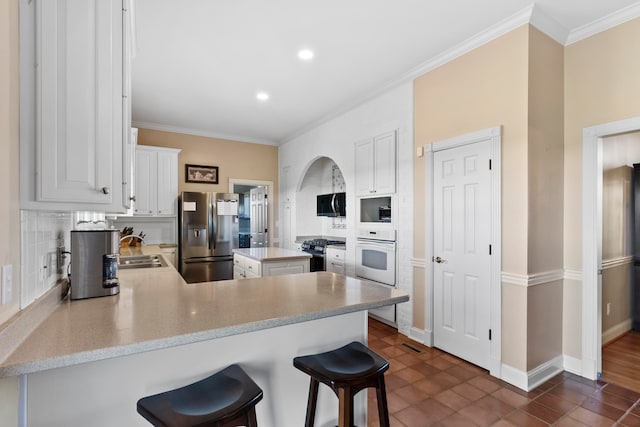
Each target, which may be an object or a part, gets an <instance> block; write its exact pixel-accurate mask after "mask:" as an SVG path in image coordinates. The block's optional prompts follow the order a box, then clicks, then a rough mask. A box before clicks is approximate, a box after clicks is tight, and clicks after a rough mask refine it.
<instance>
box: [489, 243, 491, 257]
mask: <svg viewBox="0 0 640 427" xmlns="http://www.w3.org/2000/svg"><path fill="white" fill-rule="evenodd" d="M489 255H491V245H489Z"/></svg>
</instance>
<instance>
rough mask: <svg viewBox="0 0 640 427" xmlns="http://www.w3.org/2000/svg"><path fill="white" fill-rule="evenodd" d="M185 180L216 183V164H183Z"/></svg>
mask: <svg viewBox="0 0 640 427" xmlns="http://www.w3.org/2000/svg"><path fill="white" fill-rule="evenodd" d="M184 177H185V181H186V182H201V183H205V184H217V183H218V166H203V165H185V171H184Z"/></svg>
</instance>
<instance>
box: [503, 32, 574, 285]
mask: <svg viewBox="0 0 640 427" xmlns="http://www.w3.org/2000/svg"><path fill="white" fill-rule="evenodd" d="M529 36H530V38H529V103H528V105H529V129H528V130H529V134H528V148H529V150H528V154H529V156H528V164H529V175H528V178H529V182H528V196H529V209H528V215H529V235H528V254H527V272H528V273H529V274H535V273H542V272H546V271H553V270H559V269H561V268H562V247H563V241H562V228H563V215H562V201H563V197H564V193H563V186H562V180H563V167H564V161H563V159H564V156H563V151H564V144H563V142H564V135H563V126H564V120H563V110H564V103H563V89H562V88H563V79H564V75H563V72H564V61H563V55H564V48H563V46H562V45H560V44H558V43H557V42H556V41H554V40H552V39H551V38H549V37H548V36H547V35H545V34H543V33H541V32H540V31H538V30H537V29H535V28H534V27H530V31H529ZM505 202H506V201H505Z"/></svg>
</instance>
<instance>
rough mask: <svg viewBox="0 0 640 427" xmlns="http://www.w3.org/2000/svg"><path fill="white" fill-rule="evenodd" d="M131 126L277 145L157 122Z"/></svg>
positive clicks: (263, 140) (256, 139)
mask: <svg viewBox="0 0 640 427" xmlns="http://www.w3.org/2000/svg"><path fill="white" fill-rule="evenodd" d="M131 127H134V128H142V129H151V130H158V131H162V132H173V133H182V134H184V135H195V136H204V137H206V138H216V139H226V140H229V141H237V142H248V143H251V144H261V145H275V146H277V145H278V143H277V142H275V141H271V140H269V139H262V138H252V137H250V136H242V135H229V134H224V133H218V132H211V131H206V130H201V129H191V128H183V127H178V126H166V125H161V124H159V123H150V122H136V121H134V122H132V123H131Z"/></svg>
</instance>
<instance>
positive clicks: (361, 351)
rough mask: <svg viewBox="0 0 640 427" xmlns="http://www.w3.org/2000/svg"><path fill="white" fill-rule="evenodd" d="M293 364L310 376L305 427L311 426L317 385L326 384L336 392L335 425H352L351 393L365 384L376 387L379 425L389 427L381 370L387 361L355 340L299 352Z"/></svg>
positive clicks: (387, 365) (346, 426)
mask: <svg viewBox="0 0 640 427" xmlns="http://www.w3.org/2000/svg"><path fill="white" fill-rule="evenodd" d="M293 366H295V367H296V368H298V369H300V370H301V371H302V372H304V373H306V374H308V375H309V376H311V384H310V386H309V399H308V401H307V418H306V421H305V426H306V427H313V425H314V422H315V416H316V402H317V399H318V385H319V384H320V383H323V384H326V385H328V386H329V387H330V388H331V389H332V390H333V391H334V393H336V395H337V396H338V406H339V410H338V412H339V414H338V426H339V427H352V426H353V396H355V394H356V393H358V392H359V391H360V390H362V389H364V388H368V387H374V388H375V389H376V393H377V398H378V415H379V416H380V426H381V427H389V410H388V408H387V393H386V389H385V384H384V372H385V371H386V370H387V369H389V362H387V361H386V360H385V359H383V358H382V357H380V356H378V355H377V354H376V353H374V352H373V351H371V350H370V349H369V348H368V347H367V346H365V345H364V344H362V343H359V342H357V341H354V342H352V343H351V344H347V345H345V346H344V347H340V348H338V349H336V350H333V351H328V352H326V353H319V354H312V355H308V356H300V357H296V358H294V359H293Z"/></svg>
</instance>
